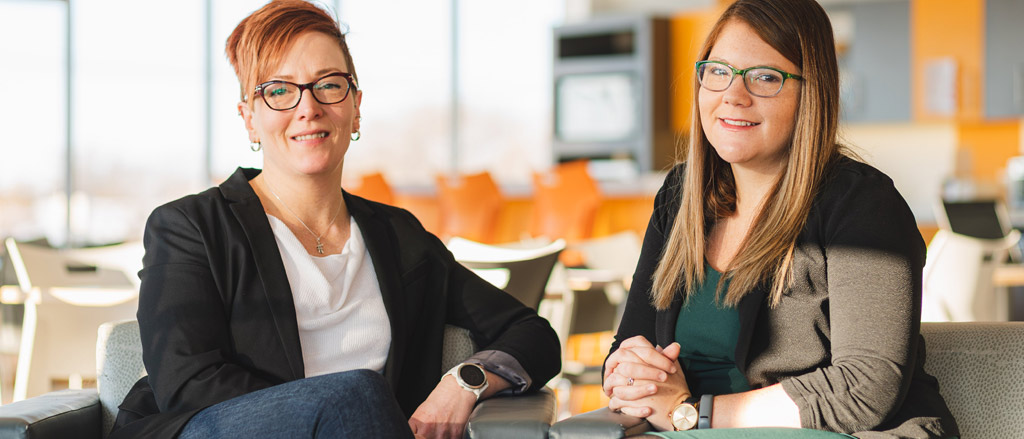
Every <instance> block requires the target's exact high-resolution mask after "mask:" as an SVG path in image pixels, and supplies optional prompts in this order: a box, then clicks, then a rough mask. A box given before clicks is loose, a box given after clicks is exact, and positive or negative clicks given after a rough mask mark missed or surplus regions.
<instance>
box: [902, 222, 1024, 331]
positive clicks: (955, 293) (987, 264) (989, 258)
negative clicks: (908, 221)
mask: <svg viewBox="0 0 1024 439" xmlns="http://www.w3.org/2000/svg"><path fill="white" fill-rule="evenodd" d="M1019 240H1020V232H1018V231H1016V230H1012V231H1010V232H1009V233H1008V234H1007V235H1006V236H1004V237H1003V238H1000V239H981V238H972V237H970V236H965V235H960V234H957V233H953V232H951V231H948V230H939V231H938V232H937V233H936V234H935V237H934V238H932V241H931V243H930V244H929V245H928V256H927V260H926V262H925V266H924V286H923V289H924V293H923V297H922V306H921V320H922V321H926V322H969V321H1006V320H1008V317H1009V305H1008V298H1007V296H1006V289H1005V288H997V287H996V286H995V285H994V284H993V281H992V279H993V273H994V271H995V269H996V267H997V266H998V265H999V264H1001V263H1002V262H1003V261H1004V260H1005V259H1006V257H1007V255H1008V254H1009V252H1010V250H1011V249H1012V248H1014V247H1015V246H1016V245H1017V242H1018V241H1019Z"/></svg>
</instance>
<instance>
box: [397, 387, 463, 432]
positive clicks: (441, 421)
mask: <svg viewBox="0 0 1024 439" xmlns="http://www.w3.org/2000/svg"><path fill="white" fill-rule="evenodd" d="M475 405H476V395H473V393H472V392H469V391H466V389H463V388H462V387H461V386H459V384H458V383H457V382H455V377H453V376H451V375H448V376H446V377H444V379H442V380H441V382H440V383H438V384H437V387H435V388H434V390H433V391H432V392H430V396H428V397H427V400H426V401H423V404H420V406H419V407H417V408H416V412H415V413H413V414H412V417H411V418H409V427H410V428H412V432H413V434H415V435H416V437H417V438H419V437H423V438H428V439H429V438H453V439H454V438H461V437H462V433H463V430H465V429H466V423H467V422H469V414H470V413H471V412H472V411H473V406H475Z"/></svg>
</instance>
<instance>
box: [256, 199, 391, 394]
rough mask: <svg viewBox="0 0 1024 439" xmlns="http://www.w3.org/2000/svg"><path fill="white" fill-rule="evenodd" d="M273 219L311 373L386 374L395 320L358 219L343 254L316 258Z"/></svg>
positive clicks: (303, 351) (271, 219) (270, 217)
mask: <svg viewBox="0 0 1024 439" xmlns="http://www.w3.org/2000/svg"><path fill="white" fill-rule="evenodd" d="M267 218H269V219H270V227H271V228H272V229H273V230H274V239H275V240H276V241H277V248H278V249H279V250H280V251H281V259H282V261H283V262H284V270H285V273H287V275H288V283H289V284H290V285H291V289H292V300H293V301H294V302H295V319H296V321H297V322H298V325H299V342H300V343H301V345H302V361H303V364H304V365H305V372H306V376H307V377H312V376H317V375H325V374H329V373H334V372H341V371H346V370H353V369H370V370H375V371H377V372H381V373H383V371H384V364H385V362H386V361H387V358H388V349H389V348H390V347H391V324H390V321H389V320H388V314H387V311H386V310H385V309H384V298H383V297H382V296H381V292H380V284H379V283H378V282H377V275H376V273H374V271H373V261H371V260H370V253H369V251H367V250H366V244H365V242H364V241H363V235H362V233H361V232H360V231H359V226H358V225H357V224H356V222H355V219H350V221H349V224H351V226H350V227H351V228H350V231H349V238H348V242H347V243H345V247H344V248H343V249H342V250H341V253H340V254H336V255H328V256H324V257H314V256H311V255H310V254H309V253H307V252H306V249H305V248H303V247H302V243H300V242H299V240H298V238H296V237H295V234H293V233H292V231H291V229H289V228H288V226H287V225H285V224H284V222H282V221H281V220H279V219H277V218H275V217H274V216H272V215H270V214H268V215H267Z"/></svg>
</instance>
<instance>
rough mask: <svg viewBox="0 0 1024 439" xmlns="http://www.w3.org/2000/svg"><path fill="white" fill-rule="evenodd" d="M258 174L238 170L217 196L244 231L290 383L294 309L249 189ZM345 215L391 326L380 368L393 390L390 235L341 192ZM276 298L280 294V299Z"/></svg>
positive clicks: (399, 321) (398, 360)
mask: <svg viewBox="0 0 1024 439" xmlns="http://www.w3.org/2000/svg"><path fill="white" fill-rule="evenodd" d="M260 172H261V171H260V170H259V169H251V168H238V169H237V170H236V171H235V172H234V174H232V175H231V177H229V178H228V179H227V180H225V181H224V183H222V184H221V185H220V187H219V188H220V191H221V194H222V195H223V196H224V198H225V199H227V200H228V201H229V202H231V210H232V211H233V212H234V214H235V218H236V219H237V220H238V222H239V223H240V224H241V226H242V228H243V229H244V230H245V235H246V236H247V237H248V239H249V247H250V249H251V250H252V253H253V258H254V259H255V260H256V265H257V270H258V271H259V273H260V278H261V280H262V282H263V285H264V288H265V289H266V293H267V300H268V303H269V304H271V309H270V312H271V313H272V314H273V316H274V324H275V325H276V327H277V331H278V333H279V334H280V336H281V341H282V343H283V344H284V346H285V350H286V352H287V357H288V363H289V368H290V369H291V370H292V374H293V375H294V376H295V378H296V379H298V378H302V377H304V376H305V372H304V370H305V366H304V364H303V362H302V349H301V347H300V343H299V329H298V324H297V322H296V321H295V303H294V302H293V301H292V294H291V286H290V285H289V284H288V276H287V274H286V273H285V270H284V264H283V263H282V262H281V253H280V251H279V250H278V248H277V242H276V241H275V240H274V239H273V236H274V232H273V230H272V229H271V228H270V222H269V221H268V220H267V217H266V213H265V211H264V210H263V204H262V203H261V202H260V200H259V197H258V196H257V195H256V192H255V191H254V190H253V189H252V186H250V185H249V180H252V179H253V178H255V177H256V176H257V175H259V174H260ZM343 195H344V197H345V205H346V207H348V210H349V214H350V215H352V217H353V218H355V220H356V222H357V223H359V228H360V230H361V231H362V234H363V240H364V241H365V242H366V248H367V250H368V251H369V253H370V260H371V261H372V262H373V269H374V272H375V273H376V274H377V282H378V283H379V284H380V291H381V295H382V296H383V299H384V307H385V309H386V310H387V313H388V320H390V324H391V348H390V351H389V352H388V359H387V363H386V364H385V366H384V377H385V378H387V379H388V381H389V382H391V383H392V384H393V385H394V384H397V380H398V377H399V376H400V375H399V373H400V370H399V369H400V367H399V366H400V365H401V364H402V360H403V358H402V352H403V349H402V347H403V346H405V321H406V319H405V310H404V309H403V308H402V306H401V303H402V302H401V300H400V295H401V291H402V285H401V282H400V279H401V272H400V267H399V266H398V258H397V255H396V251H397V250H398V247H397V242H396V240H395V236H394V232H393V231H392V230H391V227H390V225H389V223H388V221H386V218H385V216H382V215H378V214H377V213H378V212H377V210H378V209H377V208H374V207H373V206H372V205H371V204H370V203H369V202H367V201H366V200H365V199H363V198H360V197H357V196H354V195H352V194H349V193H348V192H344V191H343ZM282 292H283V293H284V294H282Z"/></svg>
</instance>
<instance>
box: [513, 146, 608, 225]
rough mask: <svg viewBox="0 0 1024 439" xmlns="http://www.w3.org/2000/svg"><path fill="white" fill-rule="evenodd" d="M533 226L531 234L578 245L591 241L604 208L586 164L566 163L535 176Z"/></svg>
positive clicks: (583, 162)
mask: <svg viewBox="0 0 1024 439" xmlns="http://www.w3.org/2000/svg"><path fill="white" fill-rule="evenodd" d="M533 194H534V195H533V222H532V224H531V227H530V234H532V235H533V236H544V237H547V238H550V239H558V238H563V239H565V240H566V241H569V242H570V243H572V242H577V241H580V240H583V239H587V238H590V237H591V236H593V232H594V219H595V218H596V217H597V209H598V208H599V207H600V206H601V191H600V190H599V189H598V187H597V182H595V181H594V179H593V178H592V177H591V176H590V173H589V172H588V171H587V162H586V161H585V160H581V161H575V162H567V163H562V164H560V165H558V166H556V167H555V168H554V169H552V170H551V171H550V172H547V173H543V174H542V173H534V174H533Z"/></svg>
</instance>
